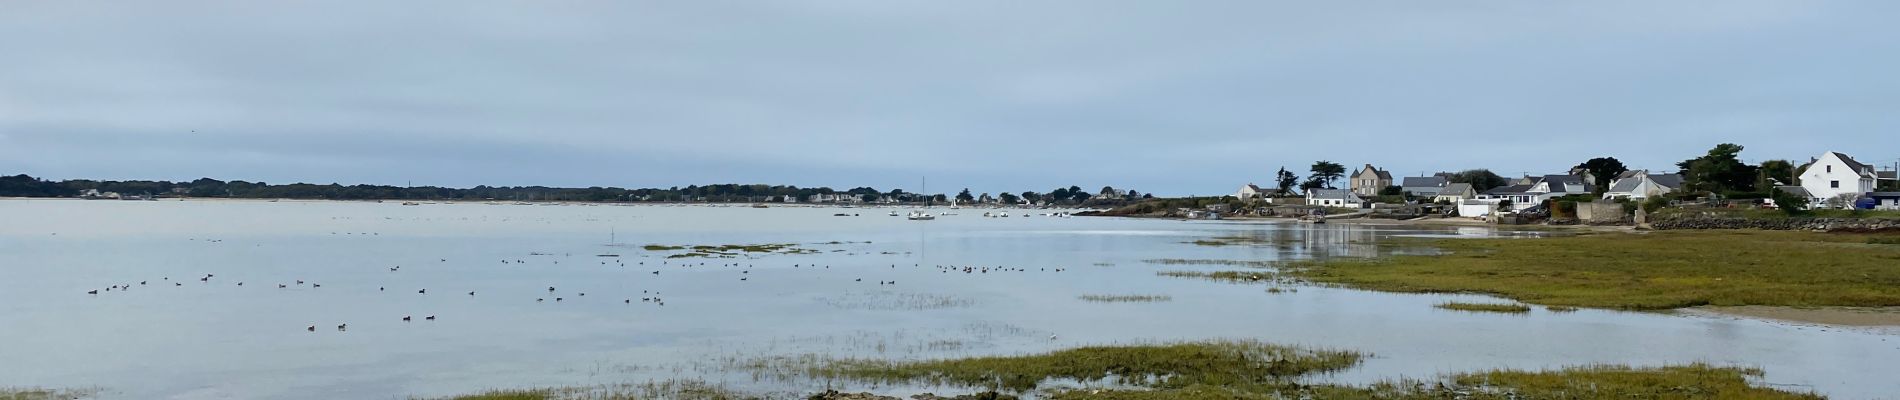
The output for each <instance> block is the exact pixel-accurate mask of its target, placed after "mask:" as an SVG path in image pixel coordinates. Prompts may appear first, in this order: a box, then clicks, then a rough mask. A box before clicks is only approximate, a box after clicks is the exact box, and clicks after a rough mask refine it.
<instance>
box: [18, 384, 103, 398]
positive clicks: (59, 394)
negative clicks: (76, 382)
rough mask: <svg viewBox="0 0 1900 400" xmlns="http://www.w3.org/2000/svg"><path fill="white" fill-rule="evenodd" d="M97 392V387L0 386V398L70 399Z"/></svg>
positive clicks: (86, 396) (85, 396)
mask: <svg viewBox="0 0 1900 400" xmlns="http://www.w3.org/2000/svg"><path fill="white" fill-rule="evenodd" d="M97 394H99V390H98V389H46V388H36V387H0V400H72V399H83V398H89V397H92V396H94V395H97Z"/></svg>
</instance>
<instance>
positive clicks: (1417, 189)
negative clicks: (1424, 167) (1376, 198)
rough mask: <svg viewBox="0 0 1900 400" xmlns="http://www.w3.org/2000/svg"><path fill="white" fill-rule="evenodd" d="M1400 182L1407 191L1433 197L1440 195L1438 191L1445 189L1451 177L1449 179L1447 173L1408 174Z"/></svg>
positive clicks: (1415, 194)
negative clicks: (1429, 174) (1431, 174)
mask: <svg viewBox="0 0 1900 400" xmlns="http://www.w3.org/2000/svg"><path fill="white" fill-rule="evenodd" d="M1399 182H1400V183H1399V187H1401V188H1404V189H1405V192H1406V193H1411V194H1412V195H1413V196H1417V197H1423V198H1433V197H1437V196H1438V191H1440V190H1444V189H1445V185H1446V184H1448V183H1451V179H1447V178H1446V177H1445V175H1443V174H1440V175H1433V176H1408V177H1405V179H1402V180H1400V181H1399Z"/></svg>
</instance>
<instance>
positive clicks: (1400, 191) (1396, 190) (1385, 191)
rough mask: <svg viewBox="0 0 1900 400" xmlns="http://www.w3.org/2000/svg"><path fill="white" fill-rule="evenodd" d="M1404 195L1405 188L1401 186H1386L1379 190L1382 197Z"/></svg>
mask: <svg viewBox="0 0 1900 400" xmlns="http://www.w3.org/2000/svg"><path fill="white" fill-rule="evenodd" d="M1404 194H1405V188H1404V187H1401V186H1386V187H1384V188H1380V189H1379V195H1380V196H1399V195H1404Z"/></svg>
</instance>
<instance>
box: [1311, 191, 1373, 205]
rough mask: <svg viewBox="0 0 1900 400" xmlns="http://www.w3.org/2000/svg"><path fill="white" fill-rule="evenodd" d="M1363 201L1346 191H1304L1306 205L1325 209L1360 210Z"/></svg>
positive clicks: (1351, 192) (1355, 194)
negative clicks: (1343, 208)
mask: <svg viewBox="0 0 1900 400" xmlns="http://www.w3.org/2000/svg"><path fill="white" fill-rule="evenodd" d="M1365 203H1366V201H1365V199H1362V198H1360V197H1359V195H1358V194H1357V193H1353V191H1351V190H1346V189H1311V190H1307V191H1306V205H1309V206H1325V207H1346V208H1361V207H1364V206H1365Z"/></svg>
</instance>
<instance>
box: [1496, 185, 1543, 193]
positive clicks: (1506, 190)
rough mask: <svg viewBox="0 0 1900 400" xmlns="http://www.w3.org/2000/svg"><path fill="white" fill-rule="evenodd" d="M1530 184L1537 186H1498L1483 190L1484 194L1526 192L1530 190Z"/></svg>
mask: <svg viewBox="0 0 1900 400" xmlns="http://www.w3.org/2000/svg"><path fill="white" fill-rule="evenodd" d="M1532 186H1537V185H1511V186H1499V187H1497V188H1493V189H1491V190H1486V191H1484V194H1506V193H1528V192H1530V191H1531V187H1532Z"/></svg>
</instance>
